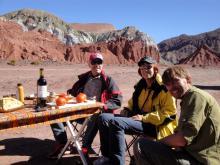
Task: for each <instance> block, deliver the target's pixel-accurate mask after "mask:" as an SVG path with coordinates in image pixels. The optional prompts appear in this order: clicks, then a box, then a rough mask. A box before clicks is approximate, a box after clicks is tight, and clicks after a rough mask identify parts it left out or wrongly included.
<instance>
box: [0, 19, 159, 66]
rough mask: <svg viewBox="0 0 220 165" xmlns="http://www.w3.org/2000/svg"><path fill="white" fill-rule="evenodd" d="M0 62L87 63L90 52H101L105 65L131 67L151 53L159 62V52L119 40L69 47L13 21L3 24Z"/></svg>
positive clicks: (49, 34) (128, 41) (46, 33)
mask: <svg viewBox="0 0 220 165" xmlns="http://www.w3.org/2000/svg"><path fill="white" fill-rule="evenodd" d="M0 36H1V38H0V59H1V60H6V61H9V60H16V61H20V60H25V61H30V62H32V61H35V62H41V61H52V62H70V63H86V61H87V58H88V54H89V53H90V52H101V53H102V54H103V55H104V58H105V63H106V64H131V63H134V62H137V61H138V60H139V59H140V58H141V57H142V56H144V55H146V54H148V55H151V56H153V57H155V59H157V61H159V59H160V57H159V52H158V49H157V48H156V47H154V46H153V45H147V44H146V43H145V42H143V41H142V40H128V39H127V38H125V37H117V39H116V41H108V42H103V41H102V42H96V43H85V44H83V43H81V44H74V45H70V46H67V45H66V44H63V43H62V42H61V41H60V40H59V39H58V38H57V37H56V36H54V35H52V34H51V33H49V32H47V31H44V30H42V29H38V30H30V31H23V30H22V27H21V26H20V25H19V24H17V23H15V22H12V21H5V20H3V21H0Z"/></svg>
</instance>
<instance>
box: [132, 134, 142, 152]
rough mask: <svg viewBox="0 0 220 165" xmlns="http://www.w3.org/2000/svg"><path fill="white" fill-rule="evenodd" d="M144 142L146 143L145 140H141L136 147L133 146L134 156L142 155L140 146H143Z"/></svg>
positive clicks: (138, 140)
mask: <svg viewBox="0 0 220 165" xmlns="http://www.w3.org/2000/svg"><path fill="white" fill-rule="evenodd" d="M143 141H144V138H139V139H137V140H136V141H135V142H134V145H133V151H134V155H138V154H140V153H141V148H140V146H142V143H143Z"/></svg>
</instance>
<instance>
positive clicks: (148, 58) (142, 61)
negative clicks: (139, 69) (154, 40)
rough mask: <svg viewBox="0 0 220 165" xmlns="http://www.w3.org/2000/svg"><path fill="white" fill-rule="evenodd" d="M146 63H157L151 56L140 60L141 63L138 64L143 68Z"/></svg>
mask: <svg viewBox="0 0 220 165" xmlns="http://www.w3.org/2000/svg"><path fill="white" fill-rule="evenodd" d="M145 63H147V64H156V63H157V62H156V60H154V59H153V58H152V57H151V56H145V57H143V58H141V59H140V61H139V62H138V66H141V65H143V64H145Z"/></svg>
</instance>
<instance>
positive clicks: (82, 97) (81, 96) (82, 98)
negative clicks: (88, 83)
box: [76, 93, 87, 103]
mask: <svg viewBox="0 0 220 165" xmlns="http://www.w3.org/2000/svg"><path fill="white" fill-rule="evenodd" d="M86 99H87V97H86V94H85V93H79V94H78V95H77V96H76V102H77V103H82V102H85V101H86Z"/></svg>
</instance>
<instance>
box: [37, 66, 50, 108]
mask: <svg viewBox="0 0 220 165" xmlns="http://www.w3.org/2000/svg"><path fill="white" fill-rule="evenodd" d="M47 95H48V94H47V80H46V79H45V78H44V69H43V68H40V78H39V79H38V80H37V107H38V108H42V107H46V101H47Z"/></svg>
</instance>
